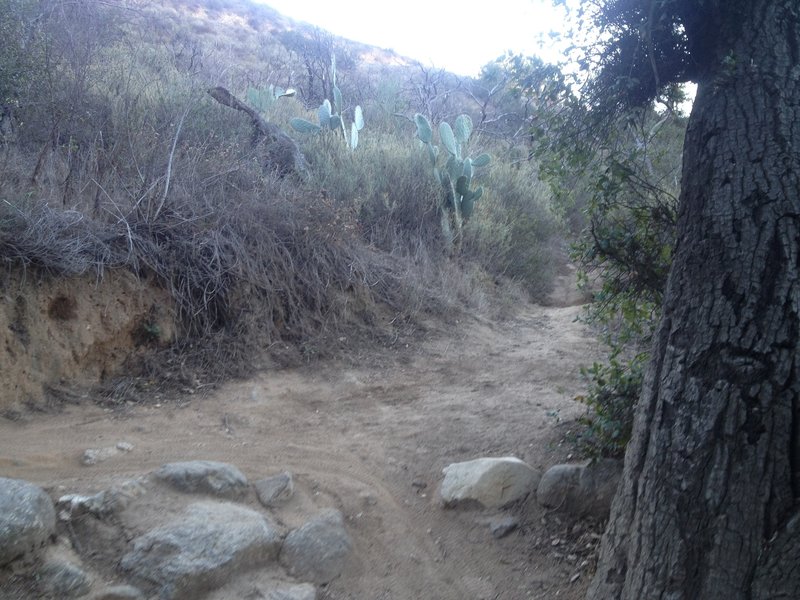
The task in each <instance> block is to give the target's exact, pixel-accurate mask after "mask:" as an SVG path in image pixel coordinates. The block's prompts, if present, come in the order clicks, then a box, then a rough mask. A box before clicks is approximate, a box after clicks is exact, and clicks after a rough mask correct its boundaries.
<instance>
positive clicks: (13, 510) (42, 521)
mask: <svg viewBox="0 0 800 600" xmlns="http://www.w3.org/2000/svg"><path fill="white" fill-rule="evenodd" d="M55 527H56V511H55V508H54V507H53V502H52V500H50V496H48V495H47V494H46V493H45V492H44V490H43V489H42V488H40V487H38V486H36V485H33V484H32V483H28V482H27V481H22V480H21V479H7V478H5V477H0V566H3V565H6V564H8V563H9V562H11V561H12V560H14V559H16V558H19V557H24V556H26V555H28V554H30V553H33V552H35V551H37V550H39V549H40V548H41V547H42V546H44V545H45V544H46V543H47V541H48V539H49V538H50V536H51V535H53V533H54V532H55Z"/></svg>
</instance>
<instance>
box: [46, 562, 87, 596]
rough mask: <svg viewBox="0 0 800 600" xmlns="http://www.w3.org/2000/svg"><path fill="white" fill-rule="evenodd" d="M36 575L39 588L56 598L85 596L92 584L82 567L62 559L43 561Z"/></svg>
mask: <svg viewBox="0 0 800 600" xmlns="http://www.w3.org/2000/svg"><path fill="white" fill-rule="evenodd" d="M37 575H38V577H39V587H40V588H41V590H42V591H43V592H44V593H46V594H48V595H50V596H54V597H56V598H78V597H80V596H85V595H86V594H88V593H89V588H90V587H91V585H92V584H91V581H90V580H89V577H88V576H87V575H86V573H84V572H83V569H81V568H80V567H78V566H77V565H74V564H72V563H70V562H67V561H63V560H51V561H47V562H45V564H44V565H42V567H41V568H40V569H39V571H38V573H37Z"/></svg>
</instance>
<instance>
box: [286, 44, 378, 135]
mask: <svg viewBox="0 0 800 600" xmlns="http://www.w3.org/2000/svg"><path fill="white" fill-rule="evenodd" d="M331 79H332V83H333V102H331V101H330V100H328V99H327V98H326V99H325V101H324V102H323V103H322V104H321V105H320V107H319V108H318V109H317V118H318V120H319V125H317V124H315V123H312V122H311V121H307V120H306V119H301V118H294V119H292V120H291V121H289V125H291V127H292V129H294V130H295V131H297V132H299V133H319V132H321V131H338V132H340V133H341V134H342V137H343V138H344V140H345V142H346V143H347V145H348V147H349V148H350V149H351V150H355V149H356V147H357V146H358V132H359V131H361V130H362V129H364V113H363V111H362V110H361V106H356V108H355V110H354V111H353V122H352V123H351V124H350V135H349V136H348V135H347V126H346V124H345V120H344V117H343V116H342V113H343V110H344V103H343V102H342V90H340V89H339V86H337V85H336V56H331Z"/></svg>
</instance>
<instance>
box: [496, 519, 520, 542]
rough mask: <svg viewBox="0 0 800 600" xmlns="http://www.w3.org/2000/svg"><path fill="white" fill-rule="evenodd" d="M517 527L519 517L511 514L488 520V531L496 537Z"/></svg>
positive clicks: (498, 537) (500, 536)
mask: <svg viewBox="0 0 800 600" xmlns="http://www.w3.org/2000/svg"><path fill="white" fill-rule="evenodd" d="M517 527H519V519H518V518H517V517H513V516H508V517H497V518H495V519H492V520H491V521H489V531H491V532H492V535H493V536H494V537H496V538H497V539H500V538H503V537H505V536H507V535H508V534H509V533H511V532H512V531H514V530H515V529H516V528H517Z"/></svg>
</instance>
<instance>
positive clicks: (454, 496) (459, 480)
mask: <svg viewBox="0 0 800 600" xmlns="http://www.w3.org/2000/svg"><path fill="white" fill-rule="evenodd" d="M443 473H444V481H442V487H441V491H440V493H441V496H442V501H443V502H444V504H445V506H453V505H456V504H458V503H462V502H468V501H475V502H478V503H480V504H482V505H483V506H485V507H486V508H502V507H503V506H507V505H508V504H511V503H512V502H515V501H517V500H521V499H522V498H524V497H525V496H527V495H528V494H529V493H530V492H532V491H533V490H534V489H535V488H536V482H537V479H538V473H536V471H534V470H533V469H532V468H531V467H530V466H529V465H528V464H527V463H525V462H523V461H521V460H520V459H518V458H514V457H513V456H506V457H501V458H478V459H476V460H470V461H467V462H461V463H453V464H451V465H448V466H447V467H445V468H444V470H443Z"/></svg>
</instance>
